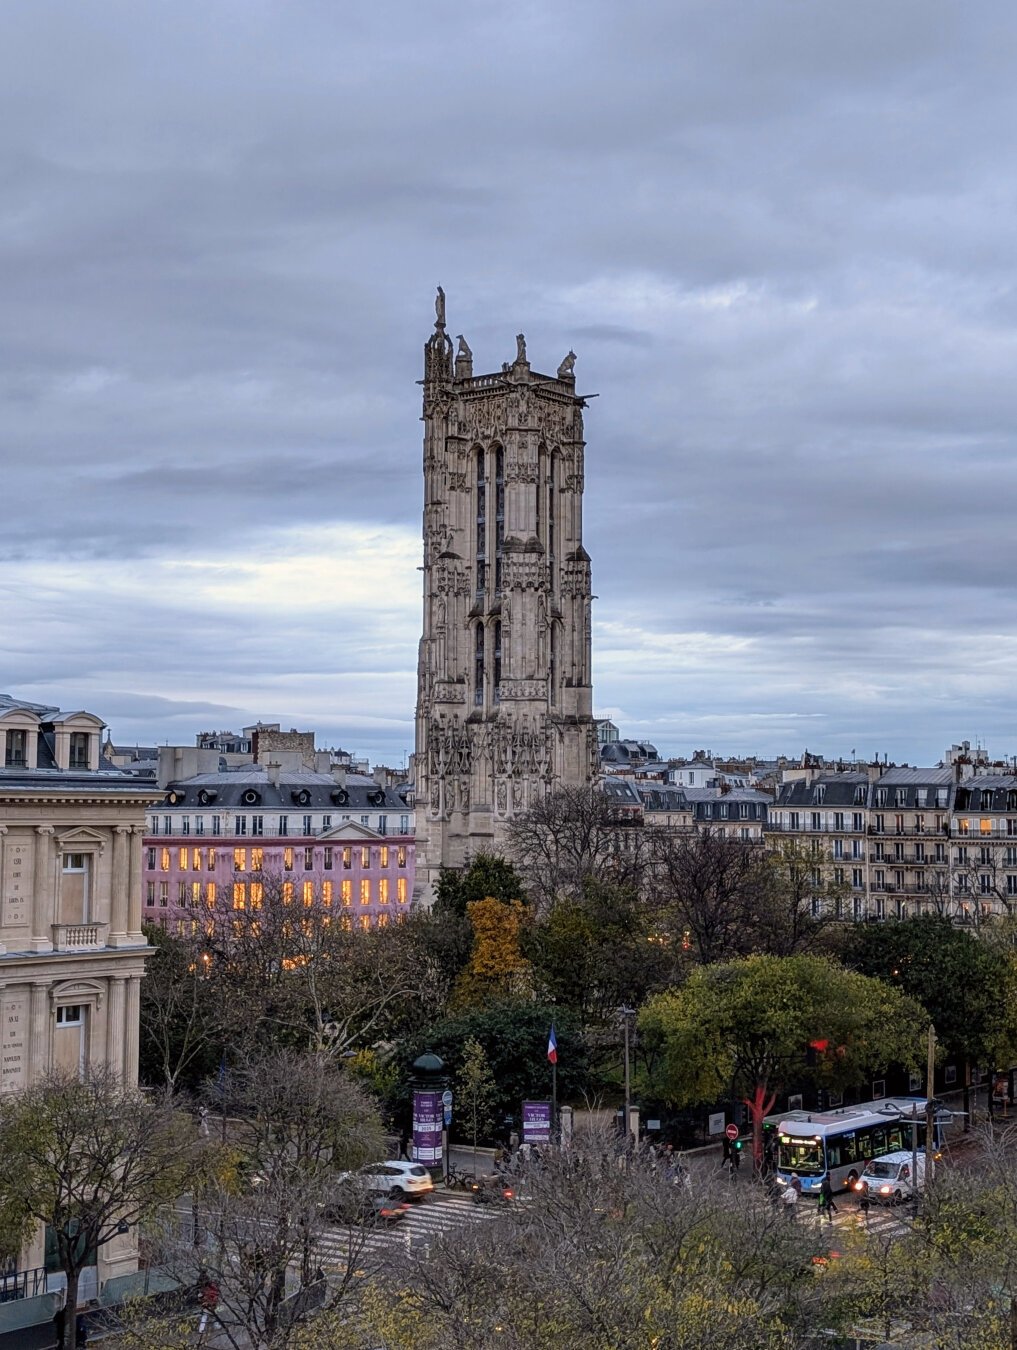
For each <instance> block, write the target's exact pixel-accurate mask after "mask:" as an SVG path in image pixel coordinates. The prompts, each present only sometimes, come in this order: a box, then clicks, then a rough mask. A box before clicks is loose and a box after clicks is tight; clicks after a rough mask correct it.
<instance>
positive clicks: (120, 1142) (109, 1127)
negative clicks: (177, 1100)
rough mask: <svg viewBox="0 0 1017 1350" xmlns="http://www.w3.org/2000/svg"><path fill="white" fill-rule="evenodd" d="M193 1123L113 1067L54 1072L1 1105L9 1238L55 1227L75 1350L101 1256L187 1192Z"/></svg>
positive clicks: (1, 1218) (2, 1193)
mask: <svg viewBox="0 0 1017 1350" xmlns="http://www.w3.org/2000/svg"><path fill="white" fill-rule="evenodd" d="M195 1150H196V1140H195V1132H194V1128H193V1125H192V1124H191V1122H190V1121H189V1120H188V1119H186V1118H185V1117H183V1116H181V1115H180V1114H179V1113H178V1112H177V1111H176V1110H175V1109H174V1107H173V1104H172V1103H171V1102H170V1101H169V1099H167V1098H163V1099H160V1100H158V1101H156V1102H155V1103H154V1104H151V1105H150V1104H149V1103H148V1102H146V1101H145V1099H144V1098H143V1097H142V1096H141V1095H140V1093H138V1092H137V1091H136V1090H135V1089H133V1088H131V1087H129V1086H126V1085H125V1084H124V1083H123V1082H122V1081H121V1080H120V1079H119V1078H118V1077H117V1076H116V1075H115V1074H113V1073H111V1072H109V1071H108V1070H106V1069H100V1070H95V1071H93V1072H92V1073H89V1074H88V1075H86V1076H85V1077H84V1078H81V1079H79V1078H76V1077H67V1076H61V1075H59V1074H53V1075H50V1076H49V1077H47V1078H44V1079H42V1080H41V1081H40V1082H38V1083H35V1084H33V1085H32V1086H31V1087H29V1088H28V1089H27V1090H26V1091H25V1092H23V1093H20V1094H18V1095H17V1096H9V1097H3V1098H0V1176H3V1178H4V1183H3V1187H2V1188H0V1232H3V1233H5V1234H12V1233H20V1234H21V1235H22V1236H25V1235H27V1232H28V1231H29V1230H30V1228H31V1226H33V1225H34V1224H37V1223H42V1224H46V1225H47V1226H48V1227H49V1228H50V1229H52V1231H53V1234H54V1236H55V1239H56V1249H57V1257H58V1259H59V1262H60V1269H61V1270H62V1271H63V1273H64V1275H65V1277H66V1279H67V1303H66V1306H67V1308H68V1309H69V1310H70V1313H71V1315H70V1316H69V1317H68V1318H67V1320H66V1328H65V1332H64V1344H65V1345H66V1346H68V1347H70V1350H74V1347H75V1345H76V1338H75V1324H74V1323H75V1319H74V1316H73V1312H74V1309H75V1308H76V1306H77V1299H78V1282H79V1279H80V1276H81V1272H82V1270H83V1269H84V1268H85V1266H86V1265H88V1264H90V1263H91V1262H93V1261H94V1259H95V1255H94V1254H95V1252H96V1251H97V1250H98V1248H99V1247H101V1246H102V1245H103V1244H104V1243H106V1242H109V1241H111V1240H112V1239H113V1238H114V1237H115V1236H116V1235H117V1234H118V1233H122V1232H125V1231H127V1230H126V1229H125V1227H124V1225H128V1226H130V1227H134V1226H135V1225H137V1224H138V1223H139V1221H141V1220H142V1219H144V1218H147V1217H149V1216H150V1215H152V1214H153V1213H154V1212H155V1211H156V1210H157V1209H158V1207H159V1206H160V1205H162V1204H165V1203H167V1202H170V1201H173V1200H175V1199H176V1198H177V1196H178V1195H180V1193H181V1192H182V1191H183V1190H185V1189H186V1186H187V1179H188V1175H189V1173H190V1170H191V1168H192V1165H193V1162H194V1158H195Z"/></svg>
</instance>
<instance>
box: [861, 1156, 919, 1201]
mask: <svg viewBox="0 0 1017 1350" xmlns="http://www.w3.org/2000/svg"><path fill="white" fill-rule="evenodd" d="M912 1166H917V1168H918V1186H919V1189H921V1188H922V1187H923V1186H924V1185H925V1154H924V1153H919V1154H917V1156H916V1157H915V1158H914V1159H912V1156H911V1154H910V1153H909V1152H907V1151H905V1150H902V1151H900V1152H898V1153H884V1154H883V1155H882V1157H880V1158H872V1159H871V1160H870V1161H869V1162H867V1163H866V1164H865V1170H864V1171H863V1172H862V1175H861V1177H860V1178H859V1180H858V1181H857V1182H856V1183H855V1190H856V1191H857V1190H861V1189H862V1187H863V1185H865V1184H866V1183H867V1184H868V1187H869V1199H870V1200H876V1201H882V1202H883V1203H884V1204H889V1205H894V1204H898V1205H899V1204H900V1202H901V1201H902V1200H908V1199H910V1197H911V1195H912V1194H913V1193H914V1189H915V1178H914V1177H913V1176H912V1174H911V1168H912Z"/></svg>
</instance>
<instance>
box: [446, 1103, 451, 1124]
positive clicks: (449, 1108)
mask: <svg viewBox="0 0 1017 1350" xmlns="http://www.w3.org/2000/svg"><path fill="white" fill-rule="evenodd" d="M445 1124H446V1125H451V1124H452V1108H451V1106H446V1107H445Z"/></svg>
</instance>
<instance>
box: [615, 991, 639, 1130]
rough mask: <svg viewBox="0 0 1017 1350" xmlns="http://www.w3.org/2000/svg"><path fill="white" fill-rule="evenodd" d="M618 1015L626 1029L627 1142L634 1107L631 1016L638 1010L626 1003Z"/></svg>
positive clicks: (625, 1124)
mask: <svg viewBox="0 0 1017 1350" xmlns="http://www.w3.org/2000/svg"><path fill="white" fill-rule="evenodd" d="M618 1015H619V1017H620V1018H621V1019H622V1025H623V1027H624V1031H625V1121H624V1128H625V1139H626V1142H627V1141H628V1137H629V1132H630V1129H631V1126H630V1124H629V1118H630V1114H631V1107H632V1078H631V1074H630V1066H629V1018H630V1017H635V1015H636V1010H635V1008H630V1007H629V1006H628V1004H624V1005H623V1006H622V1007H620V1008H619V1009H618Z"/></svg>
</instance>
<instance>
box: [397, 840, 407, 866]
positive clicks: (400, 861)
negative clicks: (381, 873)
mask: <svg viewBox="0 0 1017 1350" xmlns="http://www.w3.org/2000/svg"><path fill="white" fill-rule="evenodd" d="M396 866H397V867H405V866H406V845H405V844H400V845H399V847H398V848H397V849H396Z"/></svg>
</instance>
